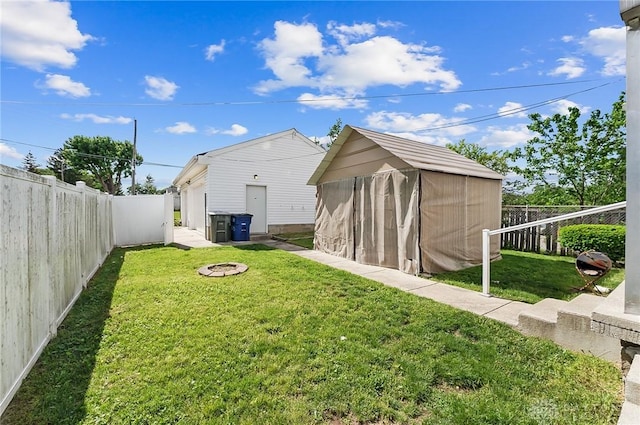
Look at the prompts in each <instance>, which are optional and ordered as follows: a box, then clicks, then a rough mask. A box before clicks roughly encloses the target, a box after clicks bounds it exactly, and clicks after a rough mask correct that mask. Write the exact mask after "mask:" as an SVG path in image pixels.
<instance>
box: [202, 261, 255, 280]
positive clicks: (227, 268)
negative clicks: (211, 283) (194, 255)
mask: <svg viewBox="0 0 640 425" xmlns="http://www.w3.org/2000/svg"><path fill="white" fill-rule="evenodd" d="M248 269H249V266H247V265H246V264H242V263H216V264H207V265H206V266H202V267H200V268H199V269H198V273H200V274H201V275H202V276H207V277H225V276H234V275H237V274H240V273H244V272H246V271H247V270H248Z"/></svg>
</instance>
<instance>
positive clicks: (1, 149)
mask: <svg viewBox="0 0 640 425" xmlns="http://www.w3.org/2000/svg"><path fill="white" fill-rule="evenodd" d="M3 156H7V157H9V158H14V159H22V158H24V155H22V154H21V153H20V152H18V151H17V150H15V149H14V148H12V147H11V146H7V145H5V144H4V143H2V142H0V158H2V157H3Z"/></svg>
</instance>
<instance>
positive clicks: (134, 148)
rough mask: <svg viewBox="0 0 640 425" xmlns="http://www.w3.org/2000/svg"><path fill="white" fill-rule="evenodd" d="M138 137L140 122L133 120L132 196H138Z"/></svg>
mask: <svg viewBox="0 0 640 425" xmlns="http://www.w3.org/2000/svg"><path fill="white" fill-rule="evenodd" d="M137 135H138V120H136V119H134V120H133V155H132V156H131V194H132V195H135V194H136V156H137V155H136V137H137Z"/></svg>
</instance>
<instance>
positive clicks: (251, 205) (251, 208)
mask: <svg viewBox="0 0 640 425" xmlns="http://www.w3.org/2000/svg"><path fill="white" fill-rule="evenodd" d="M247 212H248V213H249V214H252V215H253V217H251V227H250V232H251V233H267V188H266V186H249V185H247Z"/></svg>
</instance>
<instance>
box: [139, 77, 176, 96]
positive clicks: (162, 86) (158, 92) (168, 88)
mask: <svg viewBox="0 0 640 425" xmlns="http://www.w3.org/2000/svg"><path fill="white" fill-rule="evenodd" d="M144 81H145V83H146V84H147V89H146V90H145V91H144V92H145V93H146V94H148V95H149V96H151V97H152V98H154V99H158V100H172V99H173V96H174V95H175V94H176V92H177V91H178V89H179V88H180V86H179V85H177V84H176V83H174V82H172V81H169V80H167V79H165V78H162V77H153V76H150V75H145V77H144Z"/></svg>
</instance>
